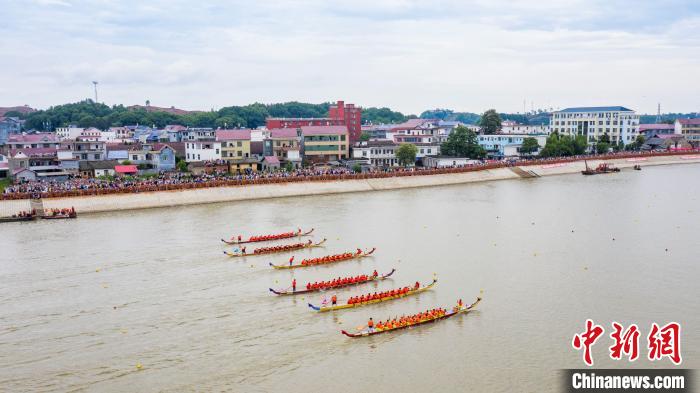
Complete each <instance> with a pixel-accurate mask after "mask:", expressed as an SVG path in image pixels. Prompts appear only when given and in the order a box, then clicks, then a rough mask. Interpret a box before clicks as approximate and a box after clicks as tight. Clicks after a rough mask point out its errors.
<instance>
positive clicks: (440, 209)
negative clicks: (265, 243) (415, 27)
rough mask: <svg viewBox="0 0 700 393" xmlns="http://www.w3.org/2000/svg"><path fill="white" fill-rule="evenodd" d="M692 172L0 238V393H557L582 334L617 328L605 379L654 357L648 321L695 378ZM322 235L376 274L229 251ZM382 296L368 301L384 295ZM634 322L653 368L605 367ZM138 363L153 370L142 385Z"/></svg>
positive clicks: (181, 214) (430, 193)
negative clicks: (597, 327)
mask: <svg viewBox="0 0 700 393" xmlns="http://www.w3.org/2000/svg"><path fill="white" fill-rule="evenodd" d="M699 178H700V165H683V166H663V167H648V168H647V167H645V168H644V170H643V171H641V172H636V171H632V170H624V171H623V172H622V173H619V174H612V175H605V176H590V177H585V176H580V175H565V176H552V177H543V178H537V179H528V180H506V181H496V182H487V183H475V184H466V185H457V186H444V187H436V188H421V189H409V190H397V191H382V192H372V193H353V194H342V195H330V196H321V197H318V196H314V197H297V198H286V199H276V200H263V201H248V202H236V203H228V204H210V205H200V206H188V207H177V208H162V209H151V210H140V211H129V212H116V213H102V214H92V215H84V216H81V217H79V218H78V219H77V220H67V221H64V222H36V223H11V224H3V225H2V226H1V227H0V250H1V251H0V252H1V254H0V390H3V391H72V390H87V391H100V392H124V391H140V392H150V391H167V392H176V391H177V392H179V391H232V392H278V391H285V392H305V393H308V392H315V391H339V392H346V391H347V392H368V391H373V392H397V391H403V392H417V391H432V389H434V388H435V387H439V391H444V392H462V391H480V392H497V391H498V392H509V391H529V392H535V391H544V392H547V391H558V388H559V385H558V382H559V374H558V370H559V369H563V368H581V367H584V365H583V362H582V359H581V353H580V352H577V351H575V350H574V349H573V348H572V347H571V339H572V337H573V335H574V334H575V333H579V332H581V331H583V330H584V323H585V321H586V319H587V318H591V319H593V320H594V321H595V322H596V323H598V324H601V325H603V326H604V327H605V328H606V333H605V335H606V337H604V338H603V339H601V340H600V341H599V343H598V344H596V346H594V349H593V356H594V361H595V365H596V367H636V368H640V367H641V368H645V367H646V368H649V367H671V366H672V364H671V363H670V361H669V360H668V359H664V360H662V361H657V362H655V363H651V362H649V361H648V360H646V335H647V334H648V332H649V325H650V324H651V323H652V322H658V323H659V324H665V323H666V322H669V321H677V322H679V323H681V324H682V326H683V330H682V355H683V364H682V366H683V367H684V368H698V367H700V354H699V353H698V348H700V329H699V328H698V326H699V325H700V313H698V310H699V309H700V286H699V285H698V281H697V280H698V278H699V277H700V267H699V265H698V250H699V246H700V240H699V239H700V238H699V237H698V233H700V220H698V213H699V210H700V208H699V207H698V198H699V197H700V181H698V179H699ZM298 226H301V227H303V228H308V227H314V228H316V230H315V236H314V239H315V240H318V239H320V238H322V237H327V238H328V241H327V242H326V244H325V247H324V248H317V249H310V250H304V251H302V252H297V253H295V254H294V255H297V258H300V257H302V256H309V255H314V256H318V255H325V254H327V253H336V252H341V251H346V250H354V249H356V248H357V247H362V248H369V247H377V251H376V253H375V256H374V257H371V258H366V259H363V260H360V261H351V262H345V263H339V264H337V265H333V266H323V267H313V268H308V269H297V270H295V271H274V270H272V269H270V268H269V266H267V264H268V262H276V263H282V262H284V261H286V260H287V259H288V257H289V256H290V255H293V254H283V255H277V256H269V257H266V256H260V257H249V258H246V259H245V260H242V259H237V258H233V259H232V258H228V257H226V256H225V255H223V253H222V251H223V250H227V249H231V248H232V247H227V246H224V245H223V244H222V243H221V242H220V241H219V238H221V237H229V236H231V235H234V234H239V233H240V234H244V235H246V234H259V233H270V232H275V231H277V230H278V229H285V230H287V229H293V228H296V227H298ZM392 268H396V273H395V274H394V276H393V278H392V279H391V280H386V281H383V282H380V283H376V284H370V285H366V286H360V287H355V288H352V289H344V290H339V291H338V295H339V298H340V299H345V298H346V297H347V295H348V294H353V293H364V292H365V291H369V290H372V291H375V290H379V289H386V288H392V287H397V286H404V285H409V284H411V283H414V282H415V281H417V280H419V281H421V282H423V283H426V282H429V281H430V280H431V279H432V277H433V274H436V275H437V277H438V284H437V286H436V287H435V289H433V290H432V291H429V292H426V293H423V294H420V295H418V296H414V297H408V298H406V299H401V300H396V301H393V302H386V303H383V304H381V305H376V306H367V307H361V308H358V309H354V310H350V311H339V312H336V313H322V314H320V313H316V312H313V311H312V310H311V309H309V308H308V307H307V306H306V304H307V303H308V302H313V303H318V302H319V296H318V295H316V296H306V297H303V296H297V297H276V296H274V295H272V294H271V293H270V292H268V288H269V287H276V288H282V287H287V286H288V285H289V283H290V281H291V279H292V277H296V279H297V280H298V281H299V283H300V285H304V284H305V283H306V282H307V281H309V280H311V281H315V280H320V279H325V278H330V277H337V276H340V275H355V274H359V273H370V272H372V270H374V269H377V270H378V271H379V272H380V273H384V272H388V271H390V270H391V269H392ZM375 288H376V289H375ZM481 291H483V293H482V294H481V295H482V296H483V299H484V300H483V301H482V302H481V304H480V305H479V307H478V309H477V310H476V311H474V312H472V313H469V314H467V315H460V316H457V317H455V318H451V319H448V320H445V321H442V322H439V323H436V324H432V325H427V326H421V327H419V328H414V329H409V330H404V331H400V332H392V333H387V334H382V335H378V336H374V337H370V338H362V339H350V338H347V337H345V336H343V335H341V334H340V330H341V329H346V330H350V331H354V330H356V327H357V326H358V325H360V324H362V323H365V322H366V320H367V318H368V317H370V316H371V317H374V318H375V319H378V318H387V317H390V316H395V315H397V314H398V315H400V314H402V313H415V312H418V311H421V310H424V309H428V308H432V307H435V306H444V307H451V306H452V305H453V304H454V303H455V302H456V300H457V299H458V298H460V297H461V298H462V299H464V300H465V301H466V302H472V301H473V300H474V298H475V297H476V296H477V295H479V294H480V293H481ZM612 321H619V322H620V323H622V324H623V325H629V324H631V323H636V324H638V325H639V327H640V330H641V332H642V334H641V341H640V349H641V351H642V356H641V357H642V359H640V360H638V361H636V362H635V363H629V362H628V361H626V360H622V361H619V362H615V361H612V360H610V358H609V356H608V354H607V351H608V349H607V348H608V346H609V345H610V344H611V342H610V338H609V337H607V336H608V334H609V333H610V331H611V327H610V323H611V322H612ZM138 366H141V367H140V368H139V367H138Z"/></svg>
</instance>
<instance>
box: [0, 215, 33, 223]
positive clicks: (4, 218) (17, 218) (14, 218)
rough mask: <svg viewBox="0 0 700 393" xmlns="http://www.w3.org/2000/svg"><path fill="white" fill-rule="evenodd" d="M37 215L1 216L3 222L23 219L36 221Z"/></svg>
mask: <svg viewBox="0 0 700 393" xmlns="http://www.w3.org/2000/svg"><path fill="white" fill-rule="evenodd" d="M34 220H36V216H33V215H32V216H14V217H0V223H2V222H22V221H34Z"/></svg>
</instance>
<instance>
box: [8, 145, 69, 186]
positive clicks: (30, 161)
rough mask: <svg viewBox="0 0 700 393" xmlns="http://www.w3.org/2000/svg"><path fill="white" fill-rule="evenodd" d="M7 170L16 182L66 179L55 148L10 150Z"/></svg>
mask: <svg viewBox="0 0 700 393" xmlns="http://www.w3.org/2000/svg"><path fill="white" fill-rule="evenodd" d="M8 170H9V173H10V174H11V176H12V178H13V179H14V180H15V181H17V180H57V181H62V180H66V179H68V173H67V172H66V171H64V170H63V168H62V167H61V165H60V162H59V160H58V154H57V150H56V148H50V147H35V148H21V149H13V150H10V152H9V155H8Z"/></svg>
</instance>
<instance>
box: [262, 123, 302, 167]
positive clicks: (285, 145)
mask: <svg viewBox="0 0 700 393" xmlns="http://www.w3.org/2000/svg"><path fill="white" fill-rule="evenodd" d="M268 132H269V136H268V137H267V138H265V140H264V141H263V155H264V156H265V157H277V160H279V161H280V165H287V163H288V162H291V163H292V166H293V167H295V168H296V167H298V166H299V165H300V164H301V129H297V128H275V129H272V130H269V131H268Z"/></svg>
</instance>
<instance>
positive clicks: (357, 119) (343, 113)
mask: <svg viewBox="0 0 700 393" xmlns="http://www.w3.org/2000/svg"><path fill="white" fill-rule="evenodd" d="M265 123H266V126H267V128H268V129H273V128H300V127H309V126H346V127H347V128H348V134H349V136H350V141H351V142H355V141H357V140H359V139H360V135H361V134H362V108H360V107H356V106H355V105H354V104H347V105H345V102H343V101H338V103H337V104H334V105H331V106H330V107H329V108H328V117H306V118H299V117H294V118H292V117H271V118H268V119H266V121H265Z"/></svg>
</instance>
